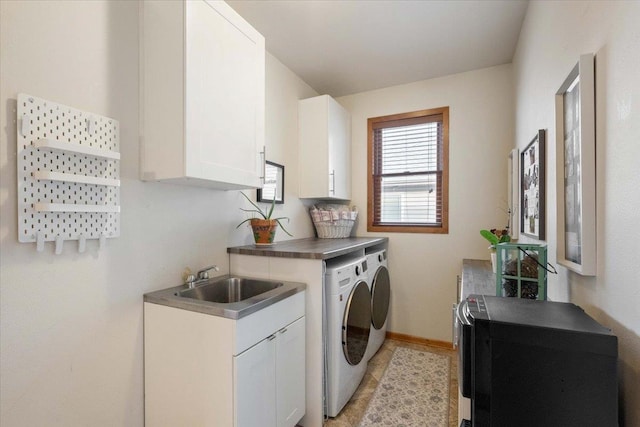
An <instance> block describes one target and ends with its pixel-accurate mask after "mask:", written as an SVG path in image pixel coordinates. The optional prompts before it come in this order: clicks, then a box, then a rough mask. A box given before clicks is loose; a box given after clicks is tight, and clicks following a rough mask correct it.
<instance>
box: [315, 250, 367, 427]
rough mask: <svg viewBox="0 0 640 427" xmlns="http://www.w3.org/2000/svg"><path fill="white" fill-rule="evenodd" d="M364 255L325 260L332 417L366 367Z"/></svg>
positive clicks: (328, 390) (365, 279) (329, 407)
mask: <svg viewBox="0 0 640 427" xmlns="http://www.w3.org/2000/svg"><path fill="white" fill-rule="evenodd" d="M367 278H368V276H367V263H366V259H365V258H364V257H360V258H357V259H347V260H344V261H337V263H336V262H333V263H331V261H327V270H326V274H325V295H326V307H325V308H326V312H325V319H326V358H327V375H326V381H327V388H326V392H327V400H326V403H327V408H326V409H327V415H328V416H330V417H335V416H336V415H338V413H340V411H341V410H342V408H343V407H344V405H345V404H346V403H347V402H348V401H349V399H350V398H351V396H353V393H354V392H355V391H356V389H357V388H358V385H359V384H360V382H361V381H362V378H363V377H364V374H365V372H366V370H367V360H366V359H365V357H364V356H365V353H366V351H367V344H368V341H369V330H370V328H371V294H370V293H369V292H370V291H369V285H368V284H367Z"/></svg>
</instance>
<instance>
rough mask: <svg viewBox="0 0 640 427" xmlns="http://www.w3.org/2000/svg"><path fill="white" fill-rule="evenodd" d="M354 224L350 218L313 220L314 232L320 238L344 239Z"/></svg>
mask: <svg viewBox="0 0 640 427" xmlns="http://www.w3.org/2000/svg"><path fill="white" fill-rule="evenodd" d="M353 224H355V221H354V220H351V219H339V220H336V221H318V222H316V221H314V222H313V225H315V226H316V232H317V233H318V237H319V238H321V239H344V238H345V237H349V235H350V234H351V229H352V228H353Z"/></svg>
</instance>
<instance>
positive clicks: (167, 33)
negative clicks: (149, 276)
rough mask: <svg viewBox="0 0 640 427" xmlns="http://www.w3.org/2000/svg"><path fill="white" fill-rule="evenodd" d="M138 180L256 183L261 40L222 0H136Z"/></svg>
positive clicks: (260, 159)
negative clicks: (138, 0) (138, 9)
mask: <svg viewBox="0 0 640 427" xmlns="http://www.w3.org/2000/svg"><path fill="white" fill-rule="evenodd" d="M140 17H141V25H140V31H141V34H140V40H141V47H140V49H141V55H140V57H141V63H140V78H141V84H140V87H141V97H140V99H141V105H140V108H141V115H140V118H141V126H140V128H141V171H142V179H143V180H148V181H154V180H161V181H168V182H174V183H182V184H190V185H198V186H206V187H212V188H219V189H241V188H257V187H260V186H261V185H262V181H261V176H262V171H263V165H264V117H265V110H264V106H265V98H264V97H265V48H264V37H262V35H260V33H258V32H257V31H256V30H255V29H254V28H253V27H251V26H250V25H249V24H248V23H247V22H246V21H245V20H244V19H243V18H242V17H240V15H238V14H237V13H236V12H235V11H234V10H233V9H232V8H231V7H230V6H229V5H227V4H226V3H225V2H223V1H211V0H189V1H143V2H142V3H141V13H140Z"/></svg>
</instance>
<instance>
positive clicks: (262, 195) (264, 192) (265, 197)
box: [256, 160, 284, 204]
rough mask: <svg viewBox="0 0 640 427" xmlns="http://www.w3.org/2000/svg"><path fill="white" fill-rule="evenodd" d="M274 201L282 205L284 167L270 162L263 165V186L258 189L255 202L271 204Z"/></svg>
mask: <svg viewBox="0 0 640 427" xmlns="http://www.w3.org/2000/svg"><path fill="white" fill-rule="evenodd" d="M274 198H275V199H276V204H281V203H284V166H282V165H279V164H277V163H273V162H270V161H268V160H267V161H266V162H265V165H264V185H263V186H262V188H258V194H257V197H256V200H258V201H259V202H264V203H271V202H272V201H273V199H274Z"/></svg>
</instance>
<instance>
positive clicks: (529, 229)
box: [520, 129, 545, 240]
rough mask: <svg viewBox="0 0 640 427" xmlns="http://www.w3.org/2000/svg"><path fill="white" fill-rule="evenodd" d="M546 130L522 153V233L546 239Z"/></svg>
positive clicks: (538, 134)
mask: <svg viewBox="0 0 640 427" xmlns="http://www.w3.org/2000/svg"><path fill="white" fill-rule="evenodd" d="M544 143H545V140H544V129H540V130H539V131H538V133H537V134H536V136H535V137H534V138H533V139H532V140H531V142H530V143H529V145H527V147H526V148H525V149H524V150H522V153H520V232H521V233H522V234H524V235H525V236H529V237H533V238H534V239H538V240H544V238H545V215H544V214H545V203H544V202H545V182H544V181H545V179H544V178H545V167H544V162H545V151H544V145H545V144H544Z"/></svg>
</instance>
